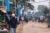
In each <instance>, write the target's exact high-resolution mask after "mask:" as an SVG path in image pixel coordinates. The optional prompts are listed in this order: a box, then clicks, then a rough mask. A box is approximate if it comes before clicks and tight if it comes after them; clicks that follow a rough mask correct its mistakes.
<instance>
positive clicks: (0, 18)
mask: <svg viewBox="0 0 50 33" xmlns="http://www.w3.org/2000/svg"><path fill="white" fill-rule="evenodd" d="M5 13H6V12H5V11H4V10H0V22H3V20H4V14H5Z"/></svg>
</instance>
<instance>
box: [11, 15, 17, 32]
mask: <svg viewBox="0 0 50 33" xmlns="http://www.w3.org/2000/svg"><path fill="white" fill-rule="evenodd" d="M17 24H18V22H17V18H15V14H12V17H11V19H10V33H16V26H17Z"/></svg>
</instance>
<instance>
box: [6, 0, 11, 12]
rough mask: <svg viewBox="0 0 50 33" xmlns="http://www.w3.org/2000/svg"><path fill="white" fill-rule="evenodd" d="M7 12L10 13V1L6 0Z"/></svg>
mask: <svg viewBox="0 0 50 33" xmlns="http://www.w3.org/2000/svg"><path fill="white" fill-rule="evenodd" d="M5 6H6V11H10V0H5Z"/></svg>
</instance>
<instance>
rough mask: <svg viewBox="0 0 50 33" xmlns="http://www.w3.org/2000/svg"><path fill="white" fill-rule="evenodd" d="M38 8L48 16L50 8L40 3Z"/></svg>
mask: <svg viewBox="0 0 50 33" xmlns="http://www.w3.org/2000/svg"><path fill="white" fill-rule="evenodd" d="M38 10H39V11H40V12H41V13H44V15H45V16H46V15H47V14H48V13H49V8H48V7H46V6H44V5H39V6H38Z"/></svg>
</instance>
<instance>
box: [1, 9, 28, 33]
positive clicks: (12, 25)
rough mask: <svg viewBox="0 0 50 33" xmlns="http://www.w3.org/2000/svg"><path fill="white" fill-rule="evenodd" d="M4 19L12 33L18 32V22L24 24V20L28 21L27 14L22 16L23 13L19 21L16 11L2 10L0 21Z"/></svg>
mask: <svg viewBox="0 0 50 33" xmlns="http://www.w3.org/2000/svg"><path fill="white" fill-rule="evenodd" d="M4 19H5V22H6V23H7V24H8V30H9V31H10V33H16V28H17V25H18V24H22V25H23V21H25V22H28V19H27V16H24V17H22V15H20V17H19V21H18V17H17V16H16V15H15V13H11V12H9V13H8V12H2V10H0V22H2V21H3V20H4Z"/></svg>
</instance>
